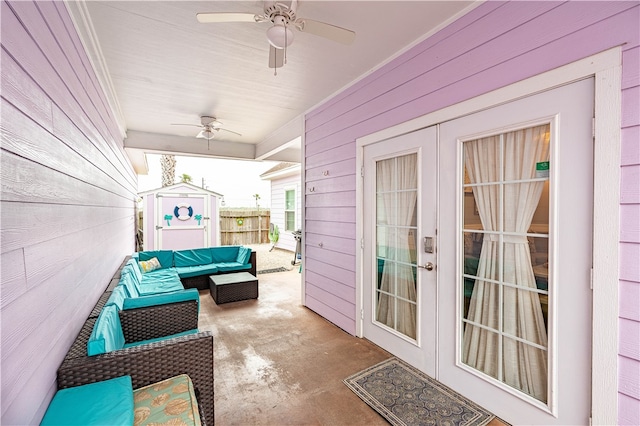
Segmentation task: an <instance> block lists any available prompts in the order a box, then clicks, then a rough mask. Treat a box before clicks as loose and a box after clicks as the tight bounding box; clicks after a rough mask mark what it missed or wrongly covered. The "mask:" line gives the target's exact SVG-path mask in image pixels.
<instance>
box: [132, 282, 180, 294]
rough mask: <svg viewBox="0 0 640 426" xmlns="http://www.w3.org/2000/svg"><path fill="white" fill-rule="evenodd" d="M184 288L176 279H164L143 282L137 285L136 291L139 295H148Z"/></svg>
mask: <svg viewBox="0 0 640 426" xmlns="http://www.w3.org/2000/svg"><path fill="white" fill-rule="evenodd" d="M180 290H184V286H183V285H182V283H181V282H180V281H179V280H178V282H175V281H173V280H172V281H166V282H154V283H147V284H143V285H141V286H140V287H139V289H138V291H139V293H140V295H139V296H138V297H140V296H148V295H150V294H162V293H170V292H175V291H180Z"/></svg>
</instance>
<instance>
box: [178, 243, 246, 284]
mask: <svg viewBox="0 0 640 426" xmlns="http://www.w3.org/2000/svg"><path fill="white" fill-rule="evenodd" d="M249 263H251V269H247V270H246V272H248V273H250V274H251V275H253V276H254V277H255V276H257V269H256V252H255V251H252V252H251V258H250V260H249ZM231 273H237V272H235V271H230V272H223V271H218V272H217V273H216V275H226V274H231ZM210 276H211V274H206V275H198V276H196V277H188V278H180V281H181V282H182V285H183V286H184V288H197V289H198V290H209V277H210Z"/></svg>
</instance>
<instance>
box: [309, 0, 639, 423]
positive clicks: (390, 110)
mask: <svg viewBox="0 0 640 426" xmlns="http://www.w3.org/2000/svg"><path fill="white" fill-rule="evenodd" d="M638 22H640V5H639V3H638V2H607V1H602V2H515V1H514V2H486V3H483V4H482V5H481V6H479V7H477V8H476V9H474V10H473V11H471V12H470V13H468V14H467V15H465V16H463V17H461V18H460V19H458V20H457V21H455V22H453V23H451V24H450V25H449V26H447V27H446V28H444V29H442V30H441V31H439V32H438V33H436V34H434V35H433V36H431V37H430V38H428V39H427V40H425V41H423V42H422V43H419V44H418V45H416V46H414V47H413V48H411V49H409V50H407V51H406V52H404V53H403V54H401V55H400V56H399V57H398V58H396V59H395V60H393V61H391V62H389V63H387V64H385V65H383V66H382V67H381V68H379V69H378V70H376V71H375V72H373V73H371V74H370V75H368V76H366V77H365V78H363V79H362V80H360V81H358V82H356V83H354V84H353V85H352V86H351V87H349V88H347V89H345V90H344V91H343V92H341V93H339V94H337V95H336V96H335V97H333V98H332V99H330V100H328V101H326V102H325V103H324V104H323V105H320V106H318V107H317V108H316V109H314V110H312V111H310V112H309V113H308V114H307V115H306V117H305V176H306V181H305V186H306V194H307V198H308V199H309V202H308V203H307V205H306V206H305V220H306V223H305V231H306V233H310V236H309V237H308V238H307V239H312V240H313V241H314V242H316V241H323V240H324V239H325V236H332V237H333V236H336V237H342V238H343V239H344V241H341V243H342V244H344V245H345V246H346V247H356V246H357V245H356V244H355V241H354V238H355V226H356V225H355V209H352V207H351V206H355V200H354V201H353V203H349V199H348V198H349V197H355V194H354V193H353V192H351V191H353V190H354V189H355V182H356V179H357V178H358V177H357V176H358V171H357V170H356V167H357V166H356V164H355V161H354V159H355V140H356V139H357V138H359V137H362V136H365V135H368V134H371V133H373V132H376V131H379V130H382V129H385V128H388V127H390V126H393V125H396V124H399V123H402V122H405V121H407V120H410V119H413V118H416V117H420V116H423V115H425V114H428V113H431V112H434V111H437V110H440V109H442V108H444V107H447V106H450V105H454V104H456V103H458V102H461V101H464V100H467V99H470V98H473V97H475V96H478V95H481V94H484V93H489V92H491V91H493V90H496V89H498V88H501V87H504V86H506V85H509V84H511V83H515V82H518V81H521V80H523V79H526V78H529V77H532V76H535V75H537V74H540V73H543V72H546V71H549V70H552V69H554V68H557V67H560V66H563V65H566V64H568V63H571V62H574V61H576V60H579V59H582V58H585V57H588V56H590V55H594V54H596V53H599V52H602V51H603V50H606V49H610V48H612V47H616V46H622V52H623V53H622V61H623V62H622V88H623V91H622V93H621V96H622V123H621V130H622V145H621V163H620V164H621V185H620V189H621V207H620V212H612V214H620V241H621V244H620V279H621V280H624V281H621V283H620V300H621V303H620V312H621V313H620V316H621V318H623V317H624V318H625V322H624V326H623V327H621V333H620V347H621V348H625V349H624V351H625V353H624V355H622V354H621V355H620V359H621V361H620V365H621V367H620V371H619V379H620V383H621V384H620V401H621V402H620V407H619V420H620V422H621V423H625V424H632V423H631V422H633V421H635V424H638V423H640V401H639V400H640V395H639V392H638V390H637V389H638V387H640V385H639V383H640V379H639V377H640V375H639V374H638V370H640V361H639V360H638V359H637V358H636V357H635V356H631V357H630V356H629V348H631V347H634V345H635V344H636V342H637V339H636V338H635V336H631V334H633V333H636V332H637V331H638V322H639V320H640V313H639V311H638V310H639V309H640V308H638V307H637V305H638V303H637V302H638V297H639V295H640V269H639V266H638V264H639V262H638V259H639V258H640V241H639V240H640V237H639V234H640V230H639V225H638V224H640V207H639V206H640V71H639V70H640V67H639V66H638V64H639V63H640V31H639V30H638ZM326 170H329V171H330V172H329V173H328V176H335V177H336V178H338V177H339V178H340V179H343V180H342V181H341V182H343V183H344V185H331V184H329V182H327V180H326V177H328V176H325V175H324V174H323V172H324V171H326ZM348 182H352V183H348ZM310 190H313V191H311V192H310ZM338 194H340V195H338ZM334 196H335V197H336V199H337V200H338V203H339V204H340V205H339V206H336V207H335V208H331V207H329V206H328V205H327V203H330V201H329V200H331V198H332V197H334ZM313 197H315V198H313ZM332 210H336V211H335V212H333V211H332ZM333 229H340V233H339V234H338V235H336V233H335V232H333V231H332V230H333ZM349 230H351V231H349ZM327 241H329V240H327ZM307 248H308V249H309V248H310V247H309V246H307ZM345 250H346V251H348V250H349V249H348V248H345ZM311 252H312V253H313V256H314V257H313V262H306V264H305V268H306V277H308V278H307V283H306V284H307V286H309V285H312V286H320V287H321V285H322V283H321V282H320V283H318V282H317V281H318V277H327V279H335V280H336V281H338V282H340V283H341V284H342V285H344V286H345V287H346V288H349V289H350V291H353V292H354V294H355V282H351V281H349V280H350V279H351V277H353V279H355V268H356V265H355V258H351V259H349V264H346V262H345V261H344V260H343V261H341V262H336V261H335V259H336V253H338V252H340V251H339V250H335V249H332V250H322V249H320V250H318V249H315V250H312V251H311ZM327 265H335V266H333V267H334V268H335V269H334V270H333V271H332V272H331V273H332V274H333V276H331V277H328V276H327V275H328V274H329V273H330V272H328V271H327ZM336 271H340V272H341V273H342V275H340V274H338V273H337V272H336ZM309 277H311V278H309ZM311 281H314V282H313V283H312V282H311ZM321 288H322V287H321ZM312 291H315V288H313V290H312ZM324 291H326V292H332V291H334V290H332V289H331V288H330V287H326V288H324ZM341 291H342V292H341V293H340V296H338V295H337V294H336V293H334V296H335V297H336V298H339V299H340V300H349V298H346V299H345V295H344V289H341ZM308 300H311V301H312V302H311V303H307V305H308V306H309V307H310V308H311V309H314V310H317V312H318V313H320V314H321V315H323V316H325V317H326V318H327V319H329V320H330V321H333V322H334V323H335V324H337V325H339V326H340V327H342V328H344V329H345V330H347V331H349V330H355V303H354V304H353V305H352V306H351V307H350V309H353V310H354V312H345V311H344V309H345V305H344V303H343V302H339V303H338V302H336V303H335V305H334V304H333V302H331V299H330V297H328V296H327V295H326V294H322V298H321V297H320V296H319V293H317V292H316V293H313V296H311V295H309V296H308ZM634 301H635V302H634ZM347 318H354V320H353V323H351V322H349V321H347ZM345 322H346V325H345Z"/></svg>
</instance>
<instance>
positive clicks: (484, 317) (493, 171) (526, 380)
mask: <svg viewBox="0 0 640 426" xmlns="http://www.w3.org/2000/svg"><path fill="white" fill-rule="evenodd" d="M548 130H549V127H548V125H543V126H537V127H532V128H528V129H523V130H518V131H514V132H509V133H506V134H504V135H502V136H503V137H504V143H501V142H500V141H501V136H500V135H497V136H492V137H487V138H483V139H478V140H475V141H471V142H466V143H465V144H464V156H465V167H466V170H467V173H468V175H469V178H470V181H471V183H482V182H499V181H502V180H504V181H506V182H508V181H521V180H528V179H533V178H535V177H536V163H537V162H541V161H548V159H549V144H548ZM501 157H502V158H503V160H504V161H501ZM501 168H502V169H503V170H502V171H503V172H504V175H503V176H501ZM543 186H544V183H543V182H539V181H538V182H521V183H507V184H504V188H503V197H502V203H501V202H500V188H501V187H500V185H498V184H495V185H482V186H476V187H473V192H474V197H475V200H476V203H477V206H478V212H479V214H480V219H481V221H482V225H483V229H484V231H485V232H486V233H485V235H484V240H483V244H482V251H481V253H480V259H479V264H478V272H477V276H478V277H479V278H484V279H490V280H495V281H502V282H505V283H509V284H515V285H516V286H517V288H513V287H509V286H499V285H497V284H492V283H489V282H486V281H481V280H476V283H475V286H474V289H473V293H472V296H471V304H470V306H469V312H468V315H467V319H468V320H470V321H473V322H475V323H478V324H481V325H483V326H486V327H488V328H490V329H494V330H500V329H502V330H503V332H504V333H505V334H508V335H512V336H516V337H518V338H520V339H523V340H525V341H528V342H533V343H535V344H538V345H540V346H543V347H546V346H547V332H546V326H545V323H544V317H543V314H542V307H541V305H540V298H539V295H538V293H536V292H535V291H529V290H526V289H535V288H536V281H535V276H534V274H533V267H532V266H531V254H530V252H529V245H528V240H527V238H526V235H525V234H526V233H527V230H528V229H529V226H530V225H531V221H532V219H533V214H534V213H535V210H536V208H537V206H538V201H539V200H540V195H541V193H542V189H543ZM501 225H502V226H501ZM496 231H504V232H506V233H517V234H520V235H504V234H502V235H501V233H498V232H496ZM501 240H502V247H500V241H501ZM501 249H502V256H501V255H500V250H501ZM500 272H502V277H500ZM500 287H502V306H500V290H501V288H500ZM500 309H502V327H500V324H499V318H500V317H499V314H500ZM499 351H500V342H499V335H498V334H497V333H494V332H492V331H489V330H487V329H484V328H481V327H477V326H473V325H471V324H467V325H466V328H465V332H464V338H463V354H462V356H463V362H465V363H466V364H468V365H470V366H472V367H474V368H476V369H478V370H480V371H483V372H485V373H486V374H488V375H491V376H493V377H496V378H499V379H500V377H498V376H499V374H498V372H499V368H498V367H499V365H498V364H499V362H500V361H499V360H500V357H499ZM501 362H502V378H501V380H502V381H504V382H505V383H507V384H509V385H510V386H513V387H515V388H517V389H520V390H522V391H523V392H525V393H527V394H529V395H531V396H533V397H535V398H537V399H539V400H541V401H546V399H547V354H546V352H545V351H544V350H540V349H537V348H535V347H533V346H531V345H528V344H525V343H520V342H518V341H516V340H514V339H511V338H508V337H505V338H504V339H503V340H502V359H501Z"/></svg>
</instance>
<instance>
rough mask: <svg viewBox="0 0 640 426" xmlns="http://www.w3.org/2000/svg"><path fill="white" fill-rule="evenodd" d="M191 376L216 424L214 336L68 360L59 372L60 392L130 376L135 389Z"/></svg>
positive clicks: (207, 415) (207, 418)
mask: <svg viewBox="0 0 640 426" xmlns="http://www.w3.org/2000/svg"><path fill="white" fill-rule="evenodd" d="M179 374H187V375H189V377H190V378H191V381H192V382H193V385H194V387H195V388H196V389H197V398H198V402H199V405H200V406H201V408H202V411H203V415H204V418H205V421H206V423H207V424H208V425H213V424H214V407H213V395H214V394H213V336H212V335H211V332H205V333H197V334H192V335H188V336H184V337H178V338H174V339H169V340H164V341H160V342H155V343H150V344H146V345H140V346H134V347H131V348H127V349H121V350H117V351H113V352H108V353H106V354H102V355H96V356H91V357H90V356H86V355H85V356H81V357H76V358H67V359H65V360H64V361H63V362H62V365H61V366H60V368H58V374H57V379H58V389H64V388H68V387H73V386H80V385H84V384H87V383H94V382H98V381H102V380H106V379H112V378H115V377H120V376H124V375H130V376H131V380H132V382H133V388H134V389H137V388H139V387H142V386H146V385H150V384H153V383H156V382H160V381H162V380H164V379H167V378H169V377H173V376H177V375H179Z"/></svg>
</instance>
